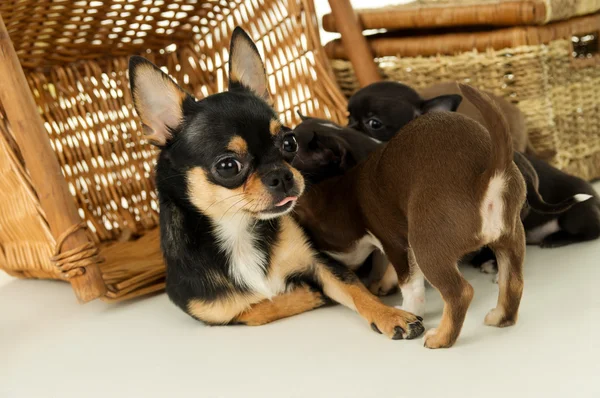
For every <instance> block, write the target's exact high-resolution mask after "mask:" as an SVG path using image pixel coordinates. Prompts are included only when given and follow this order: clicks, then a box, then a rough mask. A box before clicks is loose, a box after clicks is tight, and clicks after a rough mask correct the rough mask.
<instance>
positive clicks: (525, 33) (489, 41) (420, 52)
mask: <svg viewBox="0 0 600 398" xmlns="http://www.w3.org/2000/svg"><path fill="white" fill-rule="evenodd" d="M599 29H600V14H595V15H589V16H585V17H579V18H574V19H571V20H568V21H561V22H555V23H552V24H549V25H544V26H516V27H511V28H502V29H489V30H483V31H481V30H476V29H472V28H471V29H466V30H465V31H462V30H461V31H456V29H444V30H434V31H429V32H423V31H420V30H408V31H398V32H389V33H384V34H375V35H371V36H368V43H369V47H370V48H371V51H372V53H373V55H374V56H375V57H386V56H397V55H398V56H403V57H415V56H430V55H438V54H442V55H454V54H458V53H460V52H465V51H471V50H473V49H475V50H478V51H480V52H481V51H486V50H488V49H490V48H491V49H494V50H502V49H504V48H514V47H519V46H531V45H539V44H548V43H550V42H551V41H552V40H556V39H560V38H570V37H572V36H573V35H576V34H580V35H585V34H587V33H591V34H595V36H597V33H598V30H599ZM585 40H588V38H586V39H585ZM581 44H582V45H583V44H585V43H583V42H582V43H581ZM594 45H596V46H597V43H596V44H594V43H588V46H594ZM325 52H326V53H327V56H328V57H329V58H331V59H347V56H346V52H345V50H344V46H343V45H342V42H341V40H340V39H335V40H332V41H330V42H329V43H327V44H326V45H325Z"/></svg>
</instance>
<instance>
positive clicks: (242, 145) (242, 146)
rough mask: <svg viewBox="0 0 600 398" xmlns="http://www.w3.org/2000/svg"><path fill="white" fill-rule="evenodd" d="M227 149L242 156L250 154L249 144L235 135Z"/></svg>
mask: <svg viewBox="0 0 600 398" xmlns="http://www.w3.org/2000/svg"><path fill="white" fill-rule="evenodd" d="M227 149H229V150H230V151H232V152H235V153H237V154H238V155H240V156H244V155H245V154H247V153H248V143H247V142H246V140H245V139H243V138H242V137H240V136H239V135H234V136H233V138H232V139H231V141H229V144H227Z"/></svg>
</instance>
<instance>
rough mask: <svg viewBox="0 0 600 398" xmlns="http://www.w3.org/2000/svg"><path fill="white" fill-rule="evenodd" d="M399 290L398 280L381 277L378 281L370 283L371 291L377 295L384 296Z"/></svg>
mask: <svg viewBox="0 0 600 398" xmlns="http://www.w3.org/2000/svg"><path fill="white" fill-rule="evenodd" d="M396 290H398V281H397V280H396V281H389V280H386V279H381V280H378V281H374V282H371V284H369V291H370V292H371V293H373V294H374V295H375V296H379V297H383V296H387V295H390V294H392V293H394V292H395V291H396Z"/></svg>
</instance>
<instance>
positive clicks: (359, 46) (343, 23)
mask: <svg viewBox="0 0 600 398" xmlns="http://www.w3.org/2000/svg"><path fill="white" fill-rule="evenodd" d="M329 6H330V7H331V13H332V14H333V17H334V18H335V20H336V21H338V23H337V26H338V27H339V31H340V34H341V35H342V45H343V46H344V49H345V50H346V54H347V55H348V59H349V60H350V62H351V63H352V67H353V68H354V73H355V74H356V78H357V79H358V83H359V84H360V86H361V87H364V86H367V85H369V84H371V83H375V82H378V81H381V76H380V75H379V72H378V70H377V66H376V65H375V58H374V57H373V53H372V52H371V49H370V48H369V45H368V44H367V40H366V39H365V37H364V36H363V34H362V28H361V26H360V22H359V21H358V18H357V16H356V14H355V12H354V9H353V8H352V4H350V0H329Z"/></svg>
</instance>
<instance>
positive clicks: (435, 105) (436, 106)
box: [421, 94, 462, 114]
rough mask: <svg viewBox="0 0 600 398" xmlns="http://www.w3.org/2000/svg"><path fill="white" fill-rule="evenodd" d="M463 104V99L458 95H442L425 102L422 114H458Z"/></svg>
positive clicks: (422, 106)
mask: <svg viewBox="0 0 600 398" xmlns="http://www.w3.org/2000/svg"><path fill="white" fill-rule="evenodd" d="M461 102H462V97H461V96H460V95H458V94H450V95H440V96H439V97H435V98H432V99H430V100H426V101H423V104H421V114H425V113H428V112H439V111H449V112H456V110H457V109H458V106H459V105H460V103H461Z"/></svg>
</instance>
